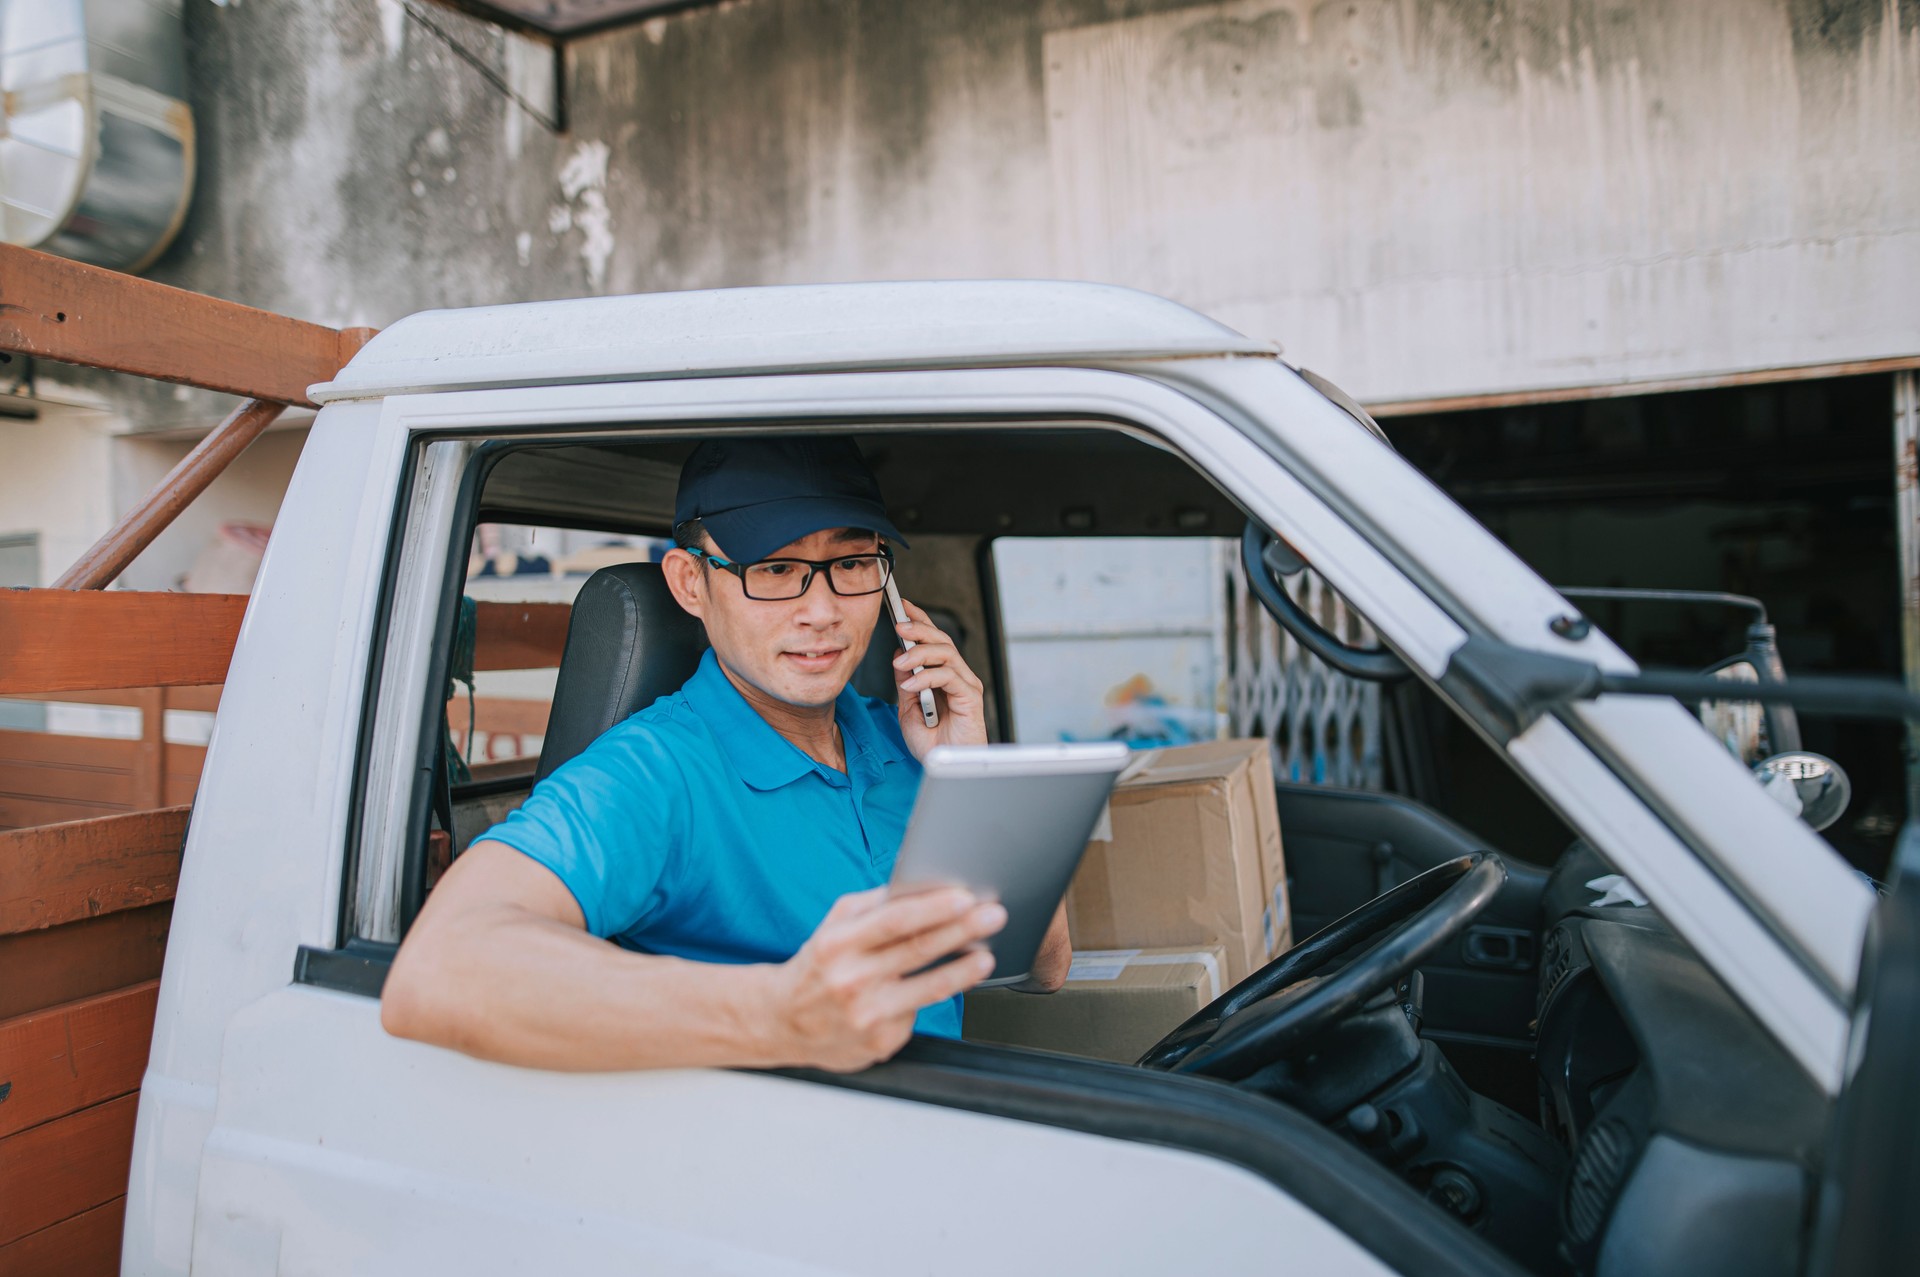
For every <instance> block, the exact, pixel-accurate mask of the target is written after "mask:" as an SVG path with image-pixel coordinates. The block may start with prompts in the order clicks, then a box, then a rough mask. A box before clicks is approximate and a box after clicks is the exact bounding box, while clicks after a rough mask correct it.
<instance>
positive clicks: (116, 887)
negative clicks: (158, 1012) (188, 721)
mask: <svg viewBox="0 0 1920 1277" xmlns="http://www.w3.org/2000/svg"><path fill="white" fill-rule="evenodd" d="M245 603H246V600H245V599H241V598H232V597H228V596H221V595H192V594H130V593H121V594H92V593H81V592H75V591H68V590H0V695H5V696H15V697H18V696H31V697H35V698H46V699H56V700H69V701H71V700H81V701H85V702H88V703H92V704H109V705H128V706H132V707H133V708H137V709H139V710H140V711H141V716H142V718H141V734H140V736H139V737H138V738H136V739H132V740H114V739H99V738H89V737H76V736H60V735H53V734H49V733H44V732H26V731H0V826H13V827H11V828H6V829H5V830H4V832H0V973H4V974H3V976H0V1203H4V1208H0V1273H43V1272H44V1273H55V1272H59V1273H85V1272H111V1271H113V1270H114V1268H115V1267H116V1265H117V1263H118V1258H119V1248H120V1223H121V1217H122V1214H123V1211H124V1207H125V1194H126V1184H127V1171H128V1161H129V1158H130V1157H131V1156H132V1150H133V1116H134V1110H135V1107H136V1102H137V1095H138V1091H139V1087H140V1077H141V1074H142V1072H143V1071H144V1070H145V1068H146V1061H147V1049H148V1045H149V1042H150V1040H151V1038H152V1034H153V1009H154V999H155V997H156V996H157V993H158V989H159V975H160V963H161V959H162V958H163V957H164V955H165V953H166V943H167V926H168V922H169V920H170V918H171V915H172V911H173V893H174V887H175V884H176V883H177V881H178V880H179V875H180V856H181V848H182V845H183V843H184V841H185V838H186V830H187V807H186V805H185V803H186V801H187V800H188V799H189V798H190V797H191V795H192V791H193V787H194V785H195V784H196V783H197V781H198V778H199V762H200V755H201V754H202V752H203V751H201V750H200V749H199V748H198V747H195V746H177V745H170V744H168V743H167V741H166V740H165V736H164V732H165V718H166V714H165V711H166V709H167V708H169V707H170V706H171V707H173V708H182V709H186V708H191V709H208V708H211V707H212V706H213V705H215V704H217V703H218V690H217V685H218V684H219V683H221V682H222V681H223V680H224V679H225V678H226V670H227V663H228V660H229V658H230V656H231V654H232V651H233V643H234V638H235V636H236V635H237V633H238V631H239V625H240V616H241V612H242V610H243V609H244V607H245ZM129 686H131V687H132V688H133V689H134V690H128V687H129ZM19 826H26V827H24V828H21V827H19Z"/></svg>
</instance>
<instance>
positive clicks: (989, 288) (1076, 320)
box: [311, 280, 1279, 403]
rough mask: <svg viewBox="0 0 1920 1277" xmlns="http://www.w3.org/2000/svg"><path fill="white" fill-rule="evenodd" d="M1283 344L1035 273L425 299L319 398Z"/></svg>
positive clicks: (1211, 351) (1174, 353) (1101, 359)
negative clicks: (457, 305) (465, 302)
mask: <svg viewBox="0 0 1920 1277" xmlns="http://www.w3.org/2000/svg"><path fill="white" fill-rule="evenodd" d="M1278 353H1279V352H1278V349H1277V348H1276V347H1274V346H1273V345H1271V344H1269V343H1266V342H1259V341H1254V340H1252V339H1251V338H1248V337H1244V336H1242V335H1241V334H1239V333H1237V332H1235V331H1234V330H1233V329H1231V328H1228V327H1226V326H1225V325H1224V324H1219V323H1216V322H1214V321H1213V320H1211V319H1208V318H1206V317H1205V316H1202V315H1199V314H1196V313H1194V312H1193V311H1191V310H1188V309H1187V308H1186V307H1184V306H1181V305H1178V304H1177V303H1174V302H1170V301H1167V300H1166V299H1165V298H1161V297H1155V296H1153V295H1152V294H1150V293H1143V292H1138V291H1136V290H1134V289H1131V288H1119V287H1115V286H1113V285H1109V284H1077V283H1059V282H1052V281H1039V280H963V281H947V282H934V283H871V284H804V285H786V286H779V287H768V288H717V289H706V290H703V291H699V292H683V293H641V294H636V295H634V296H629V297H586V298H576V299H572V300H568V301H547V302H523V303H518V304H514V305H506V306H475V307H471V308H467V309H462V310H428V311H422V312H420V313H419V314H416V315H410V316H408V317H407V318H405V319H402V320H400V321H399V322H398V323H395V324H393V325H391V326H389V327H388V328H386V329H384V330H383V331H382V332H381V333H380V334H379V335H378V336H376V337H375V338H374V339H373V340H372V341H370V342H368V343H367V344H366V346H365V347H364V348H362V349H361V351H360V353H359V354H357V355H355V356H354V358H353V361H352V362H351V363H349V364H348V365H347V366H346V367H345V368H343V369H341V370H340V372H339V373H338V374H337V375H336V376H335V377H334V379H333V380H332V381H329V382H322V383H320V384H319V385H316V386H315V387H313V389H312V392H311V393H312V397H313V399H314V401H315V402H316V403H328V402H331V401H334V400H341V399H367V398H376V397H380V396H385V395H401V394H420V393H425V392H430V391H441V390H478V389H489V388H494V387H506V386H538V385H570V384H575V383H580V382H593V381H633V380H643V379H650V378H665V377H690V376H691V377H714V376H725V375H734V374H771V373H784V372H819V371H829V370H834V369H852V368H860V369H882V368H934V367H938V368H955V367H979V366H1006V365H1010V364H1042V363H1056V362H1071V363H1109V362H1117V361H1127V360H1137V359H1158V358H1167V357H1175V358H1180V357H1192V356H1196V355H1262V356H1268V357H1272V356H1275V355H1277V354H1278Z"/></svg>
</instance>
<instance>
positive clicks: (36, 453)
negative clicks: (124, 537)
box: [0, 403, 131, 585]
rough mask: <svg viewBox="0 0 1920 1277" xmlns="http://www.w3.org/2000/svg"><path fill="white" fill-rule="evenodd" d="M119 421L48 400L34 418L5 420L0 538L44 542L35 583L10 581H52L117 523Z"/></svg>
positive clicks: (0, 446)
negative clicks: (115, 479) (114, 488)
mask: <svg viewBox="0 0 1920 1277" xmlns="http://www.w3.org/2000/svg"><path fill="white" fill-rule="evenodd" d="M114 424H115V423H114V420H113V418H112V417H111V416H110V414H107V413H104V412H95V411H89V410H87V409H84V408H71V407H66V406H63V405H59V404H51V403H48V404H43V405H42V406H41V408H40V415H39V417H38V418H37V419H36V420H33V421H18V420H12V419H7V418H0V536H9V535H14V534H32V535H37V536H38V537H39V554H38V556H37V557H38V560H39V562H38V565H37V570H36V572H35V576H36V577H37V579H36V580H34V581H31V582H27V581H8V582H6V583H5V584H9V585H27V584H31V585H48V584H50V583H52V581H53V580H54V578H56V577H58V576H59V575H60V574H61V573H62V572H64V571H66V570H67V568H68V567H69V566H70V565H71V564H72V563H73V561H74V560H75V559H77V558H79V557H80V555H81V554H82V553H84V552H85V551H86V549H87V547H88V546H90V545H92V544H93V542H94V539H95V538H96V537H98V536H99V535H100V533H101V532H103V531H105V530H106V529H107V527H108V526H109V525H110V524H111V523H112V521H113V515H114V511H115V508H116V507H115V501H114V494H113V491H112V483H111V479H110V475H111V473H112V448H113V438H112V434H111V429H112V427H113V425H114ZM130 503H131V502H130V501H129V504H130Z"/></svg>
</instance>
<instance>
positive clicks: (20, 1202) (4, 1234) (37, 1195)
mask: <svg viewBox="0 0 1920 1277" xmlns="http://www.w3.org/2000/svg"><path fill="white" fill-rule="evenodd" d="M137 1104H138V1098H137V1097H136V1096H132V1095H123V1096H121V1097H119V1098H118V1099H113V1100H108V1101H106V1102H105V1103H102V1104H96V1105H94V1106H93V1107H92V1108H85V1109H81V1110H80V1111H79V1112H78V1113H69V1114H68V1115H67V1116H65V1117H62V1118H57V1119H55V1120H54V1121H51V1122H44V1123H42V1124H41V1125H39V1126H36V1127H34V1128H33V1129H31V1130H27V1131H22V1132H20V1134H18V1135H9V1136H6V1137H5V1138H4V1139H0V1201H4V1202H5V1203H6V1204H7V1209H6V1210H5V1211H4V1212H0V1246H4V1245H6V1244H7V1243H8V1242H15V1241H18V1240H20V1239H21V1238H22V1237H25V1236H27V1235H28V1234H30V1233H34V1232H37V1231H39V1230H40V1229H42V1228H47V1227H50V1226H52V1225H54V1224H58V1223H60V1222H61V1221H62V1220H66V1219H71V1218H73V1217H74V1216H75V1215H78V1214H80V1213H81V1212H82V1211H87V1210H91V1209H93V1208H94V1207H96V1206H101V1205H104V1204H105V1203H107V1202H110V1201H112V1200H113V1199H114V1198H116V1197H122V1196H124V1195H125V1194H126V1191H127V1173H128V1171H129V1170H130V1169H131V1167H132V1162H133V1118H134V1113H135V1111H136V1106H137ZM4 1253H5V1252H4V1251H0V1254H4Z"/></svg>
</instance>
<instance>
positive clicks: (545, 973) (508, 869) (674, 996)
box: [380, 842, 1006, 1071]
mask: <svg viewBox="0 0 1920 1277" xmlns="http://www.w3.org/2000/svg"><path fill="white" fill-rule="evenodd" d="M1005 922H1006V911H1005V910H1004V909H1002V908H1001V907H1000V906H999V905H997V904H981V903H979V902H978V901H976V900H975V899H974V898H973V897H972V896H971V895H969V894H968V893H966V892H964V891H959V890H943V891H929V892H920V893H916V894H914V895H911V896H904V897H901V898H899V899H896V900H888V899H886V896H885V890H884V888H882V889H876V890H874V891H865V892H860V893H858V894H856V895H850V896H843V897H842V898H841V899H840V900H839V901H838V902H837V903H835V905H834V906H833V909H832V910H831V911H830V912H829V913H828V914H827V917H826V920H825V921H823V922H822V923H821V924H820V927H819V929H818V930H816V931H815V932H814V934H813V936H812V937H811V938H810V939H809V940H808V941H807V943H806V944H805V945H804V946H803V947H802V948H801V950H800V952H799V953H797V954H795V955H794V956H793V958H792V959H791V960H789V961H787V962H785V963H781V964H779V965H767V964H763V965H754V966H729V965H724V964H715V963H704V962H690V961H687V960H685V959H681V958H668V957H659V956H655V955H651V954H637V953H630V952H627V951H626V950H623V949H620V948H618V947H617V946H615V945H612V944H609V943H607V942H606V941H604V940H600V939H598V938H596V937H594V936H592V935H589V934H588V933H587V931H586V930H585V920H584V918H583V917H582V915H581V912H580V906H579V904H578V903H577V902H576V901H575V900H574V898H573V894H572V893H571V892H570V891H568V890H567V888H566V886H565V885H564V884H563V883H562V882H561V881H560V879H559V878H558V877H557V876H555V875H554V874H553V873H552V872H551V871H550V870H548V869H547V868H546V867H545V866H543V865H541V864H539V863H538V862H536V861H534V860H533V859H532V858H530V857H528V856H525V855H522V854H521V853H520V852H518V851H515V850H514V849H513V848H511V847H508V846H506V845H505V844H504V843H497V842H480V843H476V844H474V846H473V847H471V848H469V849H468V850H467V852H466V854H464V855H462V856H461V857H460V858H459V859H458V860H457V861H455V862H454V865H453V867H452V868H451V869H450V870H448V871H447V874H446V876H445V877H444V878H442V879H441V880H440V882H439V885H437V886H436V887H435V888H434V890H433V893H432V894H431V895H430V896H428V898H427V903H426V905H425V907H424V908H422V909H421V911H420V916H419V917H418V918H417V919H415V921H414V924H413V927H412V929H411V930H410V931H408V933H407V937H406V940H405V942H404V943H403V944H402V945H401V946H400V952H399V953H398V955H396V956H395V958H394V962H393V969H392V971H391V972H390V973H389V974H388V977H387V983H386V989H385V992H384V994H383V995H382V998H381V1004H380V1021H381V1023H382V1024H383V1025H385V1026H386V1029H387V1031H388V1032H389V1033H393V1034H395V1035H396V1036H399V1037H404V1038H415V1039H417V1040H419V1041H422V1042H431V1043H434V1044H435V1045H439V1046H446V1047H452V1048H453V1049H455V1050H458V1051H464V1052H466V1053H467V1054H469V1055H475V1056H479V1057H480V1058H482V1059H487V1060H498V1061H500V1062H502V1063H506V1064H519V1065H525V1066H528V1067H533V1068H547V1069H568V1070H579V1071H595V1070H622V1069H639V1068H688V1067H697V1066H718V1067H726V1066H746V1067H778V1066H783V1065H812V1066H815V1067H819V1068H827V1069H835V1070H841V1071H852V1070H855V1069H861V1068H865V1067H866V1066H867V1065H869V1064H874V1063H876V1062H878V1061H880V1060H884V1059H887V1058H889V1057H890V1056H892V1055H893V1054H894V1053H895V1052H897V1051H898V1050H899V1049H900V1048H901V1047H902V1046H904V1045H905V1044H906V1041H907V1039H908V1038H909V1037H910V1036H912V1033H913V1018H914V1014H915V1012H917V1011H918V1010H919V1009H920V1008H921V1007H924V1006H930V1005H932V1004H934V1003H936V1002H942V1001H945V1000H946V999H947V998H950V997H952V996H953V995H955V994H956V993H962V992H964V991H965V990H967V989H970V988H972V987H973V986H974V985H976V984H978V983H979V982H980V981H981V980H983V979H985V978H986V977H987V976H988V975H989V974H990V973H991V971H992V966H993V960H992V958H991V956H990V955H988V954H986V953H985V952H979V953H972V954H968V955H967V956H966V957H964V958H960V959H957V960H955V961H953V962H950V963H947V964H945V965H943V966H939V967H935V968H934V969H932V970H931V971H926V972H923V973H922V974H920V975H915V976H909V975H908V973H909V972H912V971H918V970H920V968H922V967H924V966H926V964H927V963H929V962H932V961H934V960H935V959H937V958H939V957H941V956H942V955H944V954H948V953H952V952H953V951H954V950H956V949H961V948H965V947H967V946H969V945H972V944H976V943H978V942H979V941H980V940H982V939H984V938H986V937H987V936H990V935H992V934H993V933H994V932H996V931H998V930H999V929H1000V928H1001V926H1003V925H1004V924H1005Z"/></svg>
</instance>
